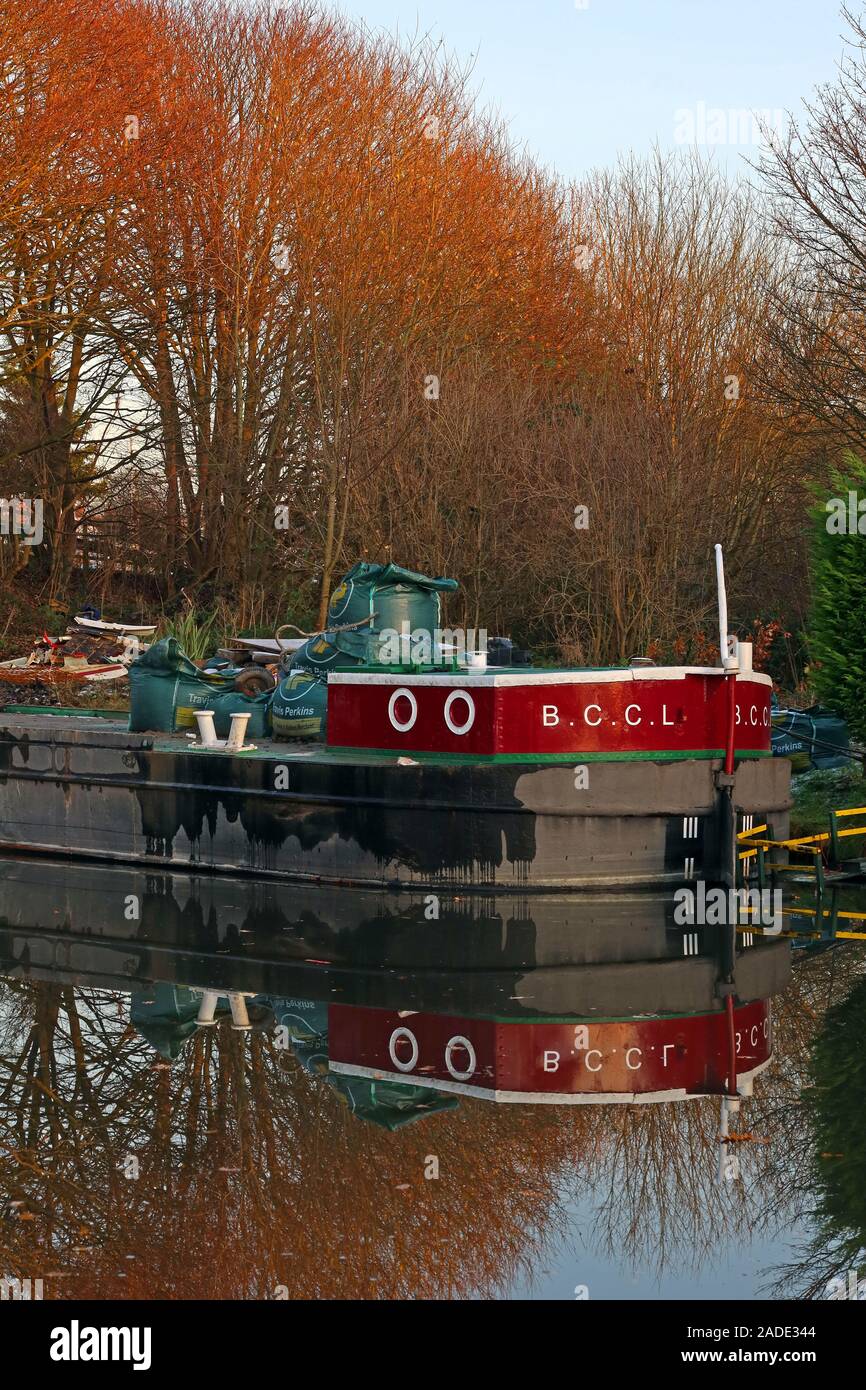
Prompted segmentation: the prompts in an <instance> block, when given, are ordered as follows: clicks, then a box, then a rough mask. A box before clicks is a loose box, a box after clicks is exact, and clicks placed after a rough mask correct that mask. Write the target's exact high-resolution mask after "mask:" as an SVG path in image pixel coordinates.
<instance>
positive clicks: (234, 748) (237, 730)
mask: <svg viewBox="0 0 866 1390" xmlns="http://www.w3.org/2000/svg"><path fill="white" fill-rule="evenodd" d="M249 722H250V716H249V715H248V714H233V715H232V725H231V728H230V729H229V736H228V738H227V739H226V752H227V753H237V752H239V751H240V749H241V748H243V746H244V739H245V738H246V735H247V725H248V724H249Z"/></svg>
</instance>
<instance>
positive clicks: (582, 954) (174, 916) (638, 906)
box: [0, 857, 791, 1018]
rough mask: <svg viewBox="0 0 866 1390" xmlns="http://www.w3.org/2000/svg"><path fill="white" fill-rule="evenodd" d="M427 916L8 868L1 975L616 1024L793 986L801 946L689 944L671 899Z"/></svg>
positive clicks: (256, 886) (283, 888)
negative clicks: (726, 983) (725, 980)
mask: <svg viewBox="0 0 866 1390" xmlns="http://www.w3.org/2000/svg"><path fill="white" fill-rule="evenodd" d="M425 912H426V908H425V895H424V894H422V893H412V892H401V893H387V892H384V891H383V892H374V891H370V890H366V889H356V890H355V889H345V888H333V889H331V888H327V887H322V886H319V887H314V886H312V885H304V884H301V885H299V884H291V885H289V884H285V885H284V884H278V883H276V882H274V881H264V882H261V883H250V882H249V881H245V880H242V879H233V878H230V877H228V876H219V877H217V876H214V877H199V876H195V877H189V876H188V875H186V874H182V873H177V872H168V871H153V872H145V871H144V870H142V869H138V868H133V867H123V866H114V867H111V868H101V867H97V866H96V865H92V864H77V863H74V862H68V863H64V862H61V861H56V862H55V861H51V860H48V859H44V858H39V859H36V858H20V859H13V858H10V857H5V858H4V857H0V938H2V948H0V955H2V958H3V960H4V961H6V962H7V965H8V968H7V967H4V968H3V971H4V973H11V971H12V969H13V968H17V969H20V971H21V972H22V973H25V974H28V973H29V974H32V975H34V976H35V977H37V978H41V979H52V978H58V977H59V976H61V975H62V976H63V977H64V978H72V977H79V978H80V982H81V983H84V982H85V980H87V981H89V982H90V983H91V984H94V985H95V984H97V983H99V984H100V985H101V987H102V988H106V989H116V988H123V987H124V982H126V984H127V985H128V983H129V981H130V980H135V979H141V980H154V981H163V982H165V983H168V984H182V985H201V984H205V983H207V984H208V985H212V986H213V987H215V988H216V987H219V988H225V989H236V990H243V991H246V992H248V993H250V992H251V993H254V994H258V993H268V994H274V995H282V996H286V995H294V996H298V997H305V998H311V999H319V1000H328V999H331V998H338V999H340V1000H344V1001H345V1000H350V1001H351V1002H353V1003H355V1004H359V1005H365V1006H369V1007H373V1008H382V1009H389V1008H390V1009H396V1008H403V1007H404V1005H405V988H406V980H407V979H411V982H412V983H411V988H412V1007H414V1008H416V1009H420V1010H426V1011H429V1012H444V1013H467V1014H471V1013H473V1012H479V1011H480V1012H482V1013H495V1014H496V1015H497V1016H505V1015H507V1016H509V1017H515V1018H521V1017H528V1016H531V1017H538V1016H548V1017H550V1016H553V1017H555V1016H557V1015H559V1014H572V1013H579V1014H581V1015H583V1016H587V1017H589V1016H596V1017H602V1018H603V1017H610V1016H613V1015H623V1014H639V1013H668V1014H673V1013H699V1012H711V1011H713V1010H715V1009H717V1008H719V1007H720V1006H721V1003H722V999H723V996H722V994H721V993H720V992H719V977H720V971H721V973H723V974H724V975H725V976H728V975H730V976H731V978H732V981H733V986H734V989H735V992H736V997H737V998H738V999H740V1000H744V1001H745V1000H751V999H758V998H768V997H770V996H771V995H773V994H776V993H777V992H778V991H779V990H781V989H783V988H784V987H785V985H786V983H787V981H788V978H789V975H790V955H791V953H790V947H789V944H788V942H786V941H773V940H762V939H761V938H756V939H755V942H754V945H751V946H749V945H746V944H745V943H746V941H747V938H746V937H744V936H739V937H738V938H737V941H736V945H734V942H733V939H732V934H731V933H730V931H729V930H728V929H725V928H718V927H710V926H705V927H689V928H688V929H687V930H686V932H685V933H684V930H683V928H682V927H681V926H678V925H677V924H676V923H675V922H674V908H673V900H672V895H671V894H668V893H664V894H662V893H630V894H622V893H616V894H608V893H605V894H601V893H599V894H579V893H575V894H564V893H563V894H542V895H529V894H527V895H522V896H516V895H514V894H507V893H506V894H502V895H499V896H491V895H488V894H472V895H464V896H462V897H461V896H455V897H453V898H449V897H445V896H443V897H442V900H441V913H440V917H439V919H438V920H437V921H435V922H431V921H429V920H428V919H427V917H426V916H425ZM729 952H730V953H732V954H730V956H728V955H727V954H726V953H729ZM723 956H725V957H726V958H725V961H724V964H723V968H722V964H721V962H722V957H723ZM729 993H730V991H729V990H725V991H724V994H725V995H727V994H729Z"/></svg>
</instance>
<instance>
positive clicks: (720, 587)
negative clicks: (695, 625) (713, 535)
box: [713, 542, 739, 671]
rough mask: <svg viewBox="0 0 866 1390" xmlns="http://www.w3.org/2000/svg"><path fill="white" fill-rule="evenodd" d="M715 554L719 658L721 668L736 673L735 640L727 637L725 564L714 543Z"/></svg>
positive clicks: (737, 663)
mask: <svg viewBox="0 0 866 1390" xmlns="http://www.w3.org/2000/svg"><path fill="white" fill-rule="evenodd" d="M713 548H714V550H715V552H716V589H717V591H718V597H719V656H720V658H721V662H722V666H723V667H724V669H725V670H726V671H736V670H737V669H738V666H739V662H738V660H737V643H736V639H735V640H734V641H733V642H731V641H730V639H729V636H728V596H727V594H726V592H725V562H724V560H723V558H722V547H721V546H720V545H719V544H718V542H716V545H715V546H714V547H713Z"/></svg>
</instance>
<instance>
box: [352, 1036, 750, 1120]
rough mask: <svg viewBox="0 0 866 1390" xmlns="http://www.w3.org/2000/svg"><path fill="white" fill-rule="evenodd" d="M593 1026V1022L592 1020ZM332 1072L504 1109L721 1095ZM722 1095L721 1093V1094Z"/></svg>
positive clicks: (741, 1075) (742, 1077)
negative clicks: (537, 1087)
mask: <svg viewBox="0 0 866 1390" xmlns="http://www.w3.org/2000/svg"><path fill="white" fill-rule="evenodd" d="M590 1022H591V1020H590ZM772 1060H773V1059H772V1057H768V1058H767V1060H766V1062H761V1064H760V1066H757V1067H755V1069H754V1071H741V1072H738V1073H737V1081H738V1082H741V1081H751V1080H752V1078H753V1077H755V1076H758V1074H759V1073H760V1072H762V1071H763V1070H764V1069H765V1068H766V1067H768V1066H769V1065H770V1063H771V1061H772ZM328 1070H329V1071H332V1072H336V1073H337V1075H339V1076H363V1077H366V1078H367V1079H368V1080H370V1081H401V1082H403V1084H404V1085H405V1084H406V1082H407V1081H410V1082H413V1083H414V1084H415V1085H416V1086H424V1087H429V1089H430V1090H431V1091H453V1092H454V1093H455V1094H456V1095H460V1096H477V1097H478V1099H479V1100H493V1101H496V1102H497V1103H498V1104H500V1105H662V1104H664V1103H666V1102H667V1101H672V1100H706V1098H707V1095H708V1094H709V1095H712V1096H715V1095H716V1094H717V1093H716V1092H715V1091H712V1092H701V1093H699V1094H696V1093H695V1092H694V1091H685V1090H674V1091H634V1092H632V1091H607V1092H605V1091H600V1092H598V1091H597V1092H590V1091H580V1092H575V1091H565V1092H555V1093H552V1092H549V1091H494V1090H489V1089H488V1088H487V1087H485V1086H467V1084H466V1083H465V1082H464V1081H431V1080H430V1078H429V1077H427V1076H419V1075H417V1074H416V1073H413V1072H405V1071H379V1070H378V1068H377V1067H354V1066H352V1065H351V1063H349V1062H329V1063H328ZM719 1094H720V1093H719Z"/></svg>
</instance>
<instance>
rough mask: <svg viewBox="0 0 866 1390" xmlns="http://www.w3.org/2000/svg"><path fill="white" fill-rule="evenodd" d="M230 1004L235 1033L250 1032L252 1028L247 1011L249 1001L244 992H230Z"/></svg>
mask: <svg viewBox="0 0 866 1390" xmlns="http://www.w3.org/2000/svg"><path fill="white" fill-rule="evenodd" d="M229 1006H230V1008H231V1011H232V1029H233V1031H234V1032H235V1033H248V1032H249V1031H250V1029H251V1028H252V1026H253V1025H252V1024H251V1023H250V1016H249V1014H248V1013H247V1001H246V998H245V996H244V995H243V994H230V995H229Z"/></svg>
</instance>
